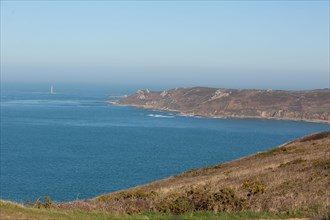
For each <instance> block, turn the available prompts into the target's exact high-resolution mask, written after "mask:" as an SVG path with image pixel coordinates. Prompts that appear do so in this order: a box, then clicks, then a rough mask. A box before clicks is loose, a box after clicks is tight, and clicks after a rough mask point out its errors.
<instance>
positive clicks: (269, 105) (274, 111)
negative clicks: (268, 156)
mask: <svg viewBox="0 0 330 220" xmlns="http://www.w3.org/2000/svg"><path fill="white" fill-rule="evenodd" d="M110 103H111V104H114V105H121V106H135V107H139V108H144V109H153V110H160V111H172V112H179V113H180V114H182V115H188V116H202V117H210V118H259V119H283V120H295V121H311V122H325V123H329V122H330V90H329V89H319V90H303V91H285V90H246V89H244V90H239V89H222V88H220V89H217V88H207V87H192V88H176V89H171V90H165V91H150V90H148V89H144V90H138V91H137V92H136V93H134V94H132V95H130V96H127V97H123V98H122V99H120V100H117V101H112V102H110Z"/></svg>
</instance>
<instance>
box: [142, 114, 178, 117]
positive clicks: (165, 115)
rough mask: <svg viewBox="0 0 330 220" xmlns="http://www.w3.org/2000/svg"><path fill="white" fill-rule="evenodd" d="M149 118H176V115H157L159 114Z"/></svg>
mask: <svg viewBox="0 0 330 220" xmlns="http://www.w3.org/2000/svg"><path fill="white" fill-rule="evenodd" d="M147 116H148V117H154V118H174V117H175V116H174V115H157V114H148V115H147Z"/></svg>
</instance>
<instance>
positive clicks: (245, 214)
mask: <svg viewBox="0 0 330 220" xmlns="http://www.w3.org/2000/svg"><path fill="white" fill-rule="evenodd" d="M304 216H306V213H305V212H291V213H284V214H274V213H270V212H250V211H241V212H220V213H213V212H194V213H184V214H181V215H172V214H164V213H158V212H147V213H141V214H134V215H128V214H112V213H103V212H87V211H59V210H55V209H45V208H42V209H37V208H27V207H24V206H21V205H19V204H15V203H11V202H5V201H0V219H1V220H5V219H15V220H30V219H36V220H46V219H47V220H69V219H70V220H71V219H72V220H73V219H80V220H87V219H88V220H106V219H118V220H128V219H141V220H142V219H145V220H147V219H160V220H161V219H164V220H165V219H176V220H189V219H192V220H193V219H198V220H203V219H261V218H262V219H286V218H299V217H304Z"/></svg>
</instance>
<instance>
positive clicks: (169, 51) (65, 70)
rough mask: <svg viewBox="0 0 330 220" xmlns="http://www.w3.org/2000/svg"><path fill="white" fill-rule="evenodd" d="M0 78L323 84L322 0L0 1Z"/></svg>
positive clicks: (325, 20) (325, 8)
mask: <svg viewBox="0 0 330 220" xmlns="http://www.w3.org/2000/svg"><path fill="white" fill-rule="evenodd" d="M1 80H2V81H3V82H10V81H21V82H46V83H47V82H77V83H79V82H92V83H109V84H126V83H127V84H139V83H140V84H153V85H166V86H172V85H173V87H174V86H195V85H202V86H214V87H231V88H273V89H312V88H325V87H329V2H328V1H288V2H287V1H234V2H229V1H207V2H205V1H159V2H149V1H124V2H120V1H97V2H92V1H70V2H65V1H44V2H42V1H1Z"/></svg>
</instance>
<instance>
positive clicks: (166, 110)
mask: <svg viewBox="0 0 330 220" xmlns="http://www.w3.org/2000/svg"><path fill="white" fill-rule="evenodd" d="M108 103H109V104H111V105H116V106H126V107H134V108H138V109H145V110H152V111H159V112H167V113H168V112H175V113H177V115H178V116H183V117H197V118H214V119H260V120H280V121H281V120H283V121H302V122H313V123H322V124H330V121H326V120H308V119H299V118H274V117H273V118H272V117H268V118H267V117H253V116H216V115H203V114H191V113H186V112H180V111H177V110H174V109H158V108H152V107H149V106H141V105H129V104H119V103H117V102H113V101H110V102H108Z"/></svg>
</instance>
